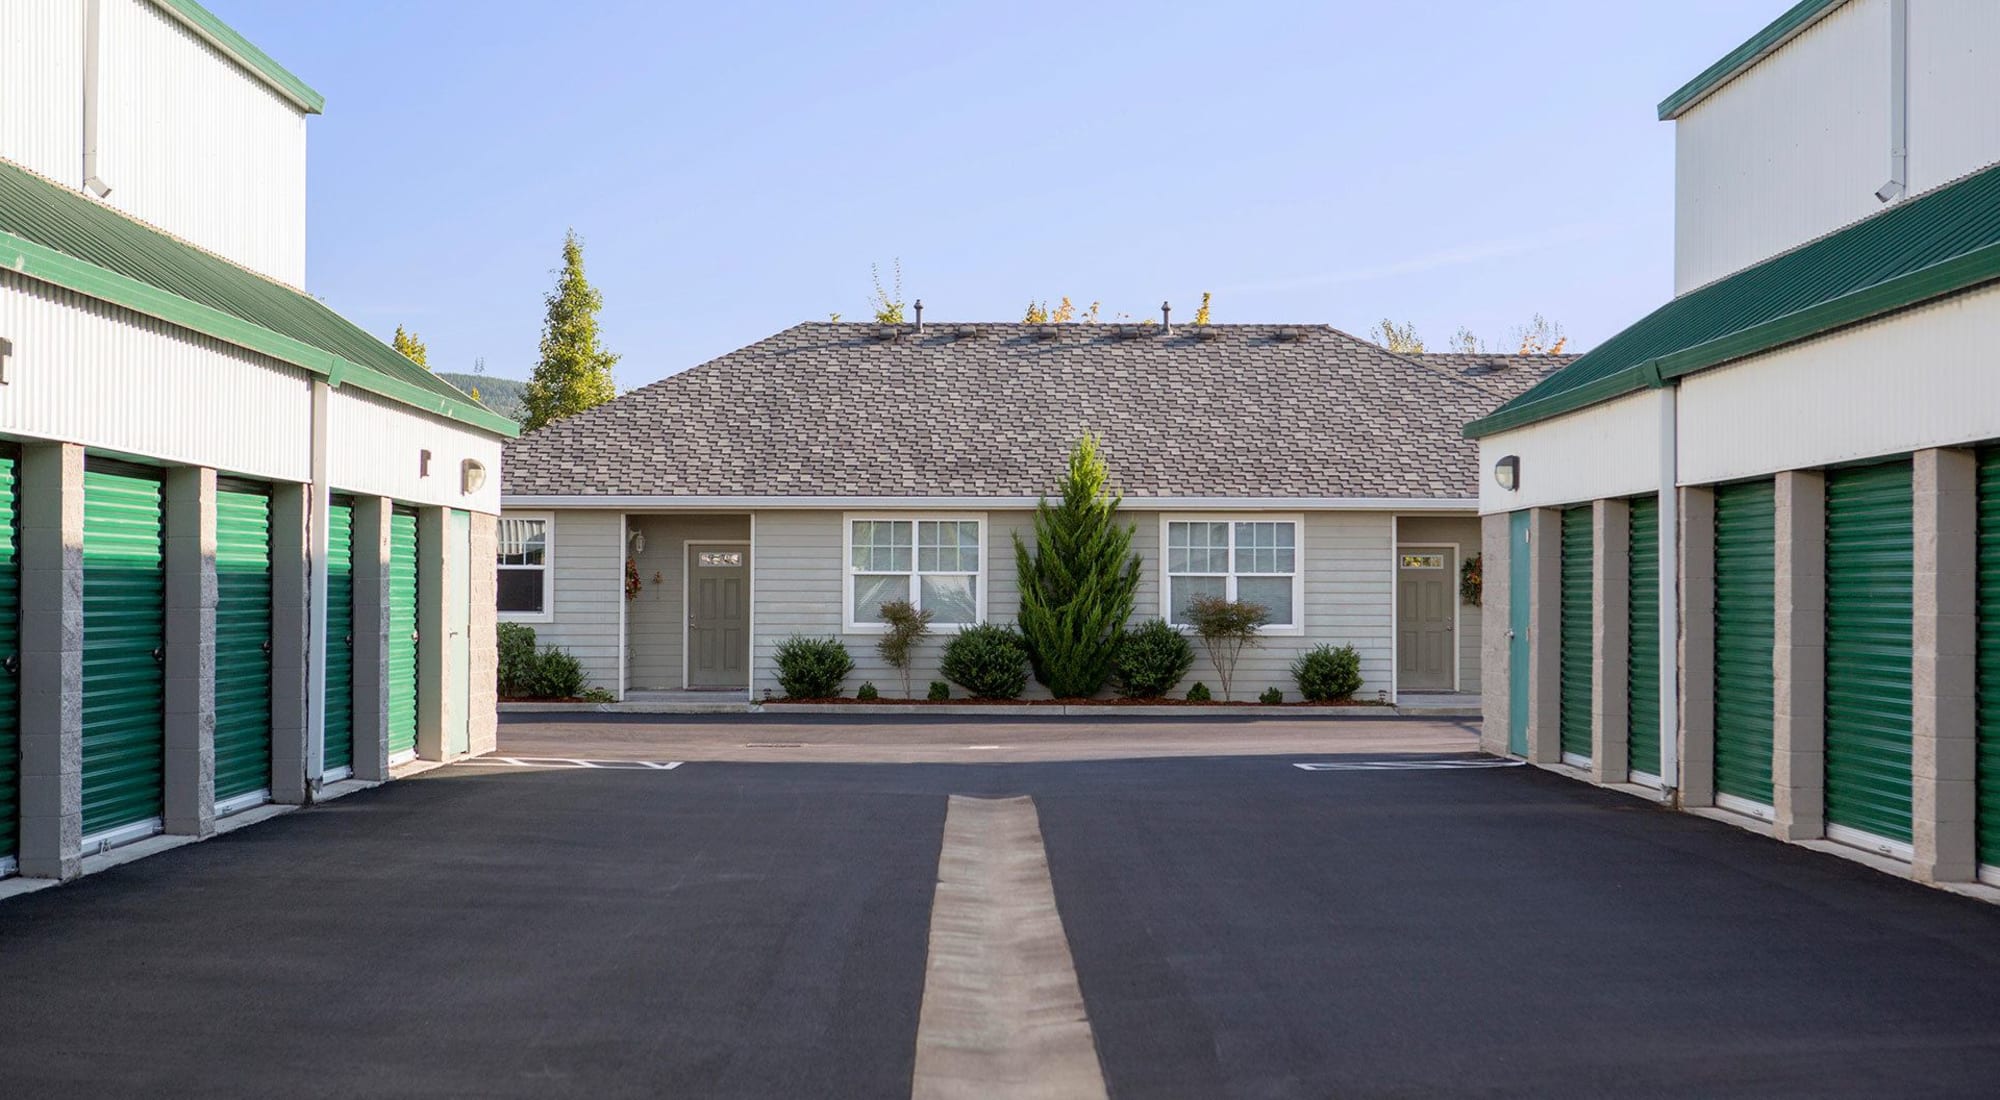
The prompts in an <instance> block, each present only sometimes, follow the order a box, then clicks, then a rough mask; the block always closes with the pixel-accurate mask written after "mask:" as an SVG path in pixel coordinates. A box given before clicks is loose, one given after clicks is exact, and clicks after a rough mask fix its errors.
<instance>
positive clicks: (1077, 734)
mask: <svg viewBox="0 0 2000 1100" xmlns="http://www.w3.org/2000/svg"><path fill="white" fill-rule="evenodd" d="M1478 741H1479V726H1478V723H1476V722H1468V721H1450V720H1441V719H1409V718H1387V717H1385V718H1380V719H1375V720H1355V721H1346V722H1324V721H1314V720H1310V719H1308V720H1303V721H1283V720H1277V719H1209V720H1205V721H1189V720H1182V719H1124V720H1105V721H1102V722H1087V723H1080V722H1076V721H1037V720H1034V719H957V720H953V721H945V722H940V721H936V720H929V719H924V718H911V719H890V718H866V719H848V718H842V717H841V716H838V715H826V716H815V717H808V718H790V719H786V718H777V717H772V716H768V715H766V716H757V717H752V716H742V717H723V716H710V717H702V718H663V717H659V716H647V717H644V718H639V717H635V716H630V715H532V716H530V715H507V716H505V717H503V718H502V720H501V723H500V749H499V754H500V755H501V756H516V757H576V758H584V759H590V760H654V761H664V760H687V761H696V760H705V761H739V762H748V763H793V764H796V763H846V764H1001V763H1030V762H1039V761H1057V760H1137V759H1146V758H1152V757H1179V756H1300V755H1315V756H1320V755H1326V754H1329V753H1369V754H1381V753H1451V752H1477V751H1478V749H1479V744H1478Z"/></svg>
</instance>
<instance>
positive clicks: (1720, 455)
mask: <svg viewBox="0 0 2000 1100" xmlns="http://www.w3.org/2000/svg"><path fill="white" fill-rule="evenodd" d="M1996 348H2000V289H1990V290H1985V291H1982V292H1980V293H1977V294H1970V295H1965V296H1962V297H1958V298H1952V299H1949V300H1946V301H1943V302H1939V303H1937V304H1934V305H1930V306H1925V307H1922V308H1920V309H1914V310H1910V311H1908V312H1905V313H1900V314H1896V315H1895V316H1892V317H1888V318H1885V319H1883V320H1879V321H1874V322H1871V323H1869V324H1866V325H1861V326H1857V327H1855V328H1851V329H1847V330H1845V331H1842V332H1839V333H1835V334H1833V335H1830V336H1824V337H1821V338H1819V339H1817V340H1811V341H1808V342H1806V343H1802V344H1797V345H1794V346H1792V347H1789V348H1786V349H1784V350H1782V351H1778V352H1774V353H1772V354H1770V355H1765V356H1760V357H1758V358H1755V359H1750V360H1745V361H1744V362H1741V363H1737V364H1735V365H1733V366H1728V367H1724V368H1721V369H1719V370H1713V371H1706V372H1704V373H1701V374H1696V375H1692V376H1690V377H1688V378H1686V379H1684V380H1683V381H1682V383H1681V391H1680V481H1681V483H1682V484H1684V485H1702V484H1708V483H1712V482H1717V481H1725V480H1728V479H1731V478H1739V477H1754V476H1760V475H1765V474H1770V473H1774V472H1776V471H1779V470H1794V469H1807V468H1812V467H1815V466H1824V465H1828V464H1830V463H1836V462H1847V461H1852V460H1855V459H1862V458H1872V457H1876V456H1882V455H1895V454H1902V453H1905V452H1908V451H1913V450H1918V449H1921V448H1925V447H1948V446H1954V445H1957V444H1963V443H1974V442H1981V441H1984V440H1990V439H2000V390H1996V389H1995V374H1994V362H1995V359H1994V356H1995V349H1996ZM1603 495H1609V494H1603Z"/></svg>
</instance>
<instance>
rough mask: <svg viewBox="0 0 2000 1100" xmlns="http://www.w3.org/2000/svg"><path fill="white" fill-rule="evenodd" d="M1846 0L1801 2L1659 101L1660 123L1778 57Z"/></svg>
mask: <svg viewBox="0 0 2000 1100" xmlns="http://www.w3.org/2000/svg"><path fill="white" fill-rule="evenodd" d="M1846 2H1847V0H1801V2H1800V3H1798V4H1795V5H1793V6H1792V8H1791V10H1790V11H1787V12H1786V13H1785V14H1783V15H1780V16H1779V17H1778V18H1776V19H1775V20H1772V22H1771V24H1770V25H1769V26H1767V27H1765V28H1764V29H1763V30H1761V31H1758V32H1757V33H1756V34H1753V35H1751V36H1750V38H1749V40H1748V41H1746V42H1744V43H1743V44H1742V45H1740V46H1738V47H1736V48H1735V49H1733V50H1731V51H1729V52H1728V53H1726V54H1724V55H1723V56H1722V60H1720V61H1717V62H1716V63H1715V64H1713V65H1710V66H1709V67H1708V68H1706V69H1703V70H1702V71H1701V75H1700V76H1697V77H1695V78H1694V79H1693V80H1690V81H1688V82H1687V83H1686V84H1683V85H1681V86H1680V88H1679V89H1678V90H1677V91H1675V92H1674V94H1672V95H1670V96H1668V97H1667V98H1665V99H1663V100H1661V101H1660V108H1659V114H1660V121H1662V122H1666V121H1669V120H1671V119H1676V118H1679V117H1680V116H1681V115H1683V114H1685V113H1687V111H1688V110H1689V109H1690V108H1692V107H1693V106H1695V105H1696V104H1698V103H1700V102H1701V101H1702V100H1704V99H1707V98H1708V97H1709V96H1710V95H1712V94H1714V93H1715V91H1716V90H1717V89H1719V88H1721V87H1722V86H1723V85H1725V84H1727V83H1729V82H1730V81H1732V80H1734V79H1736V78H1737V77H1739V76H1741V75H1743V72H1744V70H1746V69H1749V68H1750V67H1751V66H1753V65H1755V64H1757V63H1758V62H1759V61H1762V60H1764V59H1765V58H1767V57H1769V56H1771V55H1772V54H1773V53H1776V52H1777V51H1778V49H1779V48H1780V47H1782V46H1784V44H1785V43H1787V42H1790V41H1791V40H1792V39H1794V38H1797V37H1798V36H1799V35H1801V34H1804V33H1805V32H1806V31H1807V30H1808V29H1810V28H1811V27H1812V25H1813V24H1815V23H1817V22H1819V21H1820V20H1822V19H1824V18H1826V17H1827V16H1829V15H1832V14H1833V12H1834V10H1835V9H1837V8H1839V7H1840V6H1841V5H1842V4H1845V3H1846Z"/></svg>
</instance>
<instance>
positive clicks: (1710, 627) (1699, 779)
mask: <svg viewBox="0 0 2000 1100" xmlns="http://www.w3.org/2000/svg"><path fill="white" fill-rule="evenodd" d="M1680 513H1681V514H1680V547H1679V553H1678V554H1677V555H1676V556H1677V557H1678V558H1679V561H1680V596H1681V598H1680V618H1681V628H1680V643H1679V644H1680V666H1681V677H1680V684H1679V685H1678V690H1679V693H1680V715H1681V720H1680V730H1679V731H1678V736H1679V738H1680V758H1681V786H1680V804H1681V805H1682V806H1713V805H1715V490H1713V489H1710V488H1708V487H1706V486H1689V487H1686V488H1683V489H1681V490H1680ZM1661 732H1662V735H1663V736H1667V737H1672V736H1675V735H1676V731H1674V730H1663V731H1661Z"/></svg>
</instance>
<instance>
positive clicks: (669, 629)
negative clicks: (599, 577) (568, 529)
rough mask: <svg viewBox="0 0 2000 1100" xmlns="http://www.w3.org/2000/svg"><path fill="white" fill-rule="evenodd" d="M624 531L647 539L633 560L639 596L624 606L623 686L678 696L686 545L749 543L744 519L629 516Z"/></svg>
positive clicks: (734, 517) (680, 683)
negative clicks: (694, 543)
mask: <svg viewBox="0 0 2000 1100" xmlns="http://www.w3.org/2000/svg"><path fill="white" fill-rule="evenodd" d="M626 526H627V527H628V528H630V529H632V530H636V531H639V532H641V533H642V534H644V535H645V536H646V549H645V550H644V551H642V552H640V553H638V554H635V555H633V561H634V563H635V564H636V565H637V566H638V569H639V595H638V598H637V599H634V600H631V601H629V602H627V603H626V605H625V636H626V638H627V639H628V640H629V643H630V647H629V649H628V650H627V653H628V654H629V656H628V657H627V658H626V665H625V685H626V689H627V690H630V691H648V690H653V691H677V690H679V689H680V688H681V686H682V683H683V681H682V669H681V644H682V642H683V641H684V640H685V639H686V633H685V630H684V627H685V625H686V618H687V616H686V611H685V609H684V606H683V605H684V601H685V599H686V592H685V583H684V580H683V578H684V577H685V576H686V574H687V544H688V542H689V541H690V540H692V541H695V542H748V541H749V540H750V517H749V516H679V515H654V516H628V517H627V518H626Z"/></svg>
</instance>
